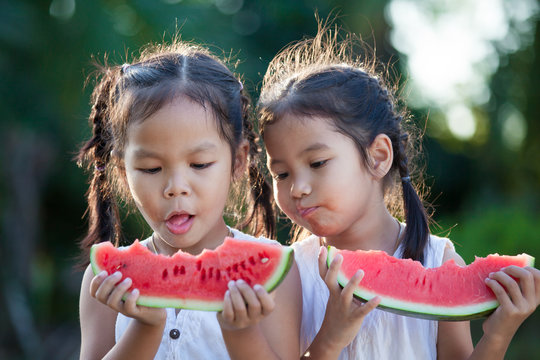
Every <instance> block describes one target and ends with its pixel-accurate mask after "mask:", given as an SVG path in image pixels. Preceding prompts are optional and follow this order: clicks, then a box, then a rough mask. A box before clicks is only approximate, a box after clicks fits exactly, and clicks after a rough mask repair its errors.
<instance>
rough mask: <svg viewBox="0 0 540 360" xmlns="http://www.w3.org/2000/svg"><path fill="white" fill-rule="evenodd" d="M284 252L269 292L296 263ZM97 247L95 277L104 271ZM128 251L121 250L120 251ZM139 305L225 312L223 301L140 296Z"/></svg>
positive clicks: (288, 249)
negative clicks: (98, 259) (99, 262)
mask: <svg viewBox="0 0 540 360" xmlns="http://www.w3.org/2000/svg"><path fill="white" fill-rule="evenodd" d="M282 248H283V251H282V253H281V259H280V262H279V266H278V267H277V268H276V270H275V271H274V273H273V275H272V277H271V278H270V279H268V280H267V281H266V283H264V284H260V285H261V286H263V287H264V288H265V289H266V291H267V292H271V291H273V290H274V289H275V288H277V287H278V285H279V284H280V283H281V282H282V281H283V280H284V279H285V277H286V275H287V273H288V272H289V270H290V268H291V266H292V264H293V261H294V251H293V249H292V248H291V247H289V246H283V247H282ZM96 249H97V246H92V248H91V249H90V264H91V267H92V271H93V272H94V275H97V274H99V273H100V272H101V271H102V270H103V269H101V268H100V267H99V266H97V264H96V261H95V253H96ZM123 249H127V247H125V248H119V250H123ZM137 304H138V305H142V306H147V307H156V308H181V309H186V310H201V311H221V310H223V300H219V301H208V300H197V299H178V298H164V297H156V296H147V295H140V296H139V298H138V299H137Z"/></svg>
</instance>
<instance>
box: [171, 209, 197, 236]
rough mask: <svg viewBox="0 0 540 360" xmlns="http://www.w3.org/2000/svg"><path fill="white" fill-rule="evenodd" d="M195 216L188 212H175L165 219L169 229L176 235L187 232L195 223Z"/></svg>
mask: <svg viewBox="0 0 540 360" xmlns="http://www.w3.org/2000/svg"><path fill="white" fill-rule="evenodd" d="M193 219H194V216H193V215H190V214H188V213H186V212H174V213H172V214H170V215H169V216H168V217H167V219H166V220H165V225H166V226H167V229H169V231H170V232H171V233H173V234H175V235H180V234H185V233H187V232H188V231H189V229H191V226H192V225H193Z"/></svg>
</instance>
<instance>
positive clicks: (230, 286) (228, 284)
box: [227, 280, 234, 289]
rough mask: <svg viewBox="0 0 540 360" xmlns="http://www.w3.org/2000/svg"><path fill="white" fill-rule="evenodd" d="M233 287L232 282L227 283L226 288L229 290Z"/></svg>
mask: <svg viewBox="0 0 540 360" xmlns="http://www.w3.org/2000/svg"><path fill="white" fill-rule="evenodd" d="M233 286H234V280H231V281H229V282H228V283H227V287H228V288H229V289H230V288H232V287H233Z"/></svg>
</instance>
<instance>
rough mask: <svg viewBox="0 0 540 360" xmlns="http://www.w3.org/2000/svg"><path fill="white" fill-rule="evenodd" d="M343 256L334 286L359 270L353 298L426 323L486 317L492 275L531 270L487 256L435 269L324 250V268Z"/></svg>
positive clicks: (519, 260)
mask: <svg viewBox="0 0 540 360" xmlns="http://www.w3.org/2000/svg"><path fill="white" fill-rule="evenodd" d="M338 253H339V254H341V255H342V256H343V263H342V265H341V269H340V271H339V273H338V277H337V278H338V283H339V284H340V285H341V286H342V287H344V286H345V285H347V284H348V282H349V279H350V278H351V277H352V276H353V275H354V274H355V273H356V271H357V270H358V269H362V270H363V271H364V278H363V279H362V281H361V282H360V284H359V286H358V287H357V288H356V289H355V290H354V295H355V297H357V298H359V299H360V300H361V301H368V300H370V299H372V298H374V297H375V296H380V298H381V302H380V304H379V307H380V308H381V309H383V310H387V311H390V312H394V313H397V314H401V315H407V316H413V317H418V318H422V319H430V320H446V321H463V320H471V319H477V318H482V317H486V316H488V315H489V314H490V313H491V312H493V311H494V310H495V308H497V306H499V303H498V302H497V300H496V298H495V294H493V291H491V289H490V288H489V287H487V285H486V284H485V282H484V279H485V278H486V277H487V276H488V275H489V273H491V272H495V271H498V270H500V269H501V268H503V267H506V266H510V265H517V266H520V267H525V266H534V258H533V257H531V256H529V255H527V254H521V255H517V256H501V255H497V254H495V255H489V256H487V257H485V258H478V257H477V258H476V259H475V261H474V262H473V263H471V264H470V265H468V266H463V267H462V266H458V265H456V264H455V262H454V260H450V261H447V262H445V263H444V264H443V265H442V266H440V267H438V268H430V269H427V268H424V267H423V266H422V264H421V263H420V262H418V261H413V260H411V259H397V258H395V257H393V256H390V255H388V254H387V253H386V252H384V251H373V250H372V251H362V250H357V251H348V250H338V249H336V248H334V247H332V246H329V247H328V257H327V265H328V266H330V263H331V262H332V260H333V259H334V257H335V256H336V255H337V254H338Z"/></svg>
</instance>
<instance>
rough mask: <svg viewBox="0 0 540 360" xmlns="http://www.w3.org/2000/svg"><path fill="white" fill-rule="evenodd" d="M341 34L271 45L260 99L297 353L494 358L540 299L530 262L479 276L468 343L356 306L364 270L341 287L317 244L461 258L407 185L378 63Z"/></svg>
mask: <svg viewBox="0 0 540 360" xmlns="http://www.w3.org/2000/svg"><path fill="white" fill-rule="evenodd" d="M338 33H339V28H335V29H334V30H332V29H329V27H328V26H327V25H323V26H320V27H319V32H318V34H317V36H316V37H315V38H312V39H309V38H308V39H305V40H303V41H300V42H297V43H294V44H292V45H289V46H288V47H286V48H285V49H284V50H282V52H280V53H279V54H278V55H276V57H275V58H274V59H273V60H272V62H271V63H270V65H269V68H268V70H267V72H266V75H265V77H264V80H263V85H262V89H261V94H260V99H259V105H258V107H259V128H260V131H261V135H262V138H263V141H264V143H265V146H266V152H267V165H268V168H269V171H270V174H271V175H272V177H273V186H274V198H275V199H276V202H277V205H278V206H279V208H280V209H281V211H282V212H283V213H285V215H287V217H288V218H290V220H292V222H293V223H294V227H296V231H294V233H295V234H296V236H295V240H297V241H296V242H294V243H293V245H292V246H293V248H294V249H295V257H296V262H297V265H298V269H299V272H300V278H301V282H302V293H303V315H302V329H301V350H302V353H303V354H307V353H309V358H310V359H325V360H328V359H335V358H338V357H339V359H435V358H440V359H464V358H469V356H470V358H475V359H476V358H483V359H490V360H493V359H496V358H497V359H498V358H502V357H503V356H504V353H505V352H506V349H507V346H508V344H509V342H510V340H511V338H512V336H513V334H514V333H515V332H516V330H517V328H518V327H519V326H520V324H521V323H522V322H523V321H524V320H525V318H526V317H528V316H529V315H530V314H531V313H532V312H533V311H534V309H535V308H536V307H537V306H538V303H539V302H540V271H538V270H537V269H533V268H526V269H522V268H517V267H509V268H507V269H505V270H504V271H500V272H497V273H494V274H492V275H491V276H490V278H489V279H486V284H487V286H489V287H490V288H491V289H492V290H493V291H494V293H495V294H496V296H497V299H498V300H499V302H500V304H501V306H500V307H499V308H498V310H497V311H495V313H494V314H493V315H491V316H490V317H489V318H488V319H487V321H486V322H484V336H483V338H482V339H481V340H480V342H479V343H478V344H477V346H476V348H475V349H474V351H473V344H472V341H471V336H470V331H469V323H468V322H437V321H429V320H423V319H416V318H412V317H405V316H400V315H396V314H393V313H390V312H385V311H381V310H379V309H375V307H376V306H377V305H378V303H379V301H380V300H379V298H378V297H375V298H373V299H371V300H370V301H368V302H367V303H365V304H360V303H359V302H357V301H356V300H355V299H354V298H353V290H354V288H355V287H356V286H357V285H358V284H359V283H360V282H361V280H362V277H363V273H362V271H361V270H359V271H358V272H357V273H356V274H355V275H354V276H353V277H352V279H351V281H350V282H349V284H348V285H347V286H345V287H344V288H343V289H341V288H340V286H339V285H338V283H337V273H338V270H339V268H340V265H341V262H342V261H343V259H342V257H341V256H340V255H337V256H336V258H335V259H334V260H333V261H332V263H331V265H330V267H329V269H328V270H327V266H326V256H327V252H326V245H332V246H335V247H337V248H340V249H348V250H358V249H361V250H383V251H385V252H387V253H388V254H390V255H393V256H395V257H398V258H411V259H414V260H418V261H420V262H422V264H423V265H424V266H425V267H437V266H440V265H441V264H442V263H443V262H444V261H446V260H449V259H454V260H455V261H456V262H457V263H458V264H464V262H463V260H462V258H461V257H460V256H459V255H457V254H456V252H455V251H454V247H453V245H452V243H451V242H450V241H449V240H448V239H445V238H440V237H437V236H434V235H431V234H430V233H429V228H428V216H427V214H426V211H425V209H424V206H423V202H422V200H421V198H420V197H419V195H418V192H417V191H416V189H415V186H414V183H415V182H416V181H419V180H420V179H418V178H417V177H416V178H415V180H416V181H415V182H413V178H412V175H416V174H415V173H413V171H412V169H411V163H410V162H409V159H410V158H411V156H412V155H411V152H410V151H411V147H410V146H408V145H410V142H411V141H412V139H413V137H412V136H411V135H410V134H412V133H411V130H413V128H412V127H411V128H410V129H406V126H407V125H408V121H407V120H408V116H407V113H406V112H405V111H403V110H399V109H398V104H397V103H396V97H395V96H394V91H392V89H390V88H388V87H387V86H386V85H385V84H384V82H383V80H382V78H381V76H380V75H377V72H376V70H377V67H376V63H375V62H374V61H370V62H364V63H362V62H361V61H360V58H359V57H358V56H355V53H356V50H357V49H360V50H364V51H366V47H365V45H363V43H362V42H361V40H360V39H358V38H356V37H354V35H352V34H350V35H347V36H346V37H345V38H343V39H340V38H338ZM378 72H380V71H378ZM396 195H397V196H396ZM400 207H401V209H400ZM397 218H402V219H404V222H401V221H398V220H397ZM304 234H305V235H306V236H304ZM515 279H519V281H520V284H519V286H518V284H517V281H516V280H515ZM520 287H521V288H520ZM505 289H507V290H506V291H505ZM306 350H307V351H306Z"/></svg>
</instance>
